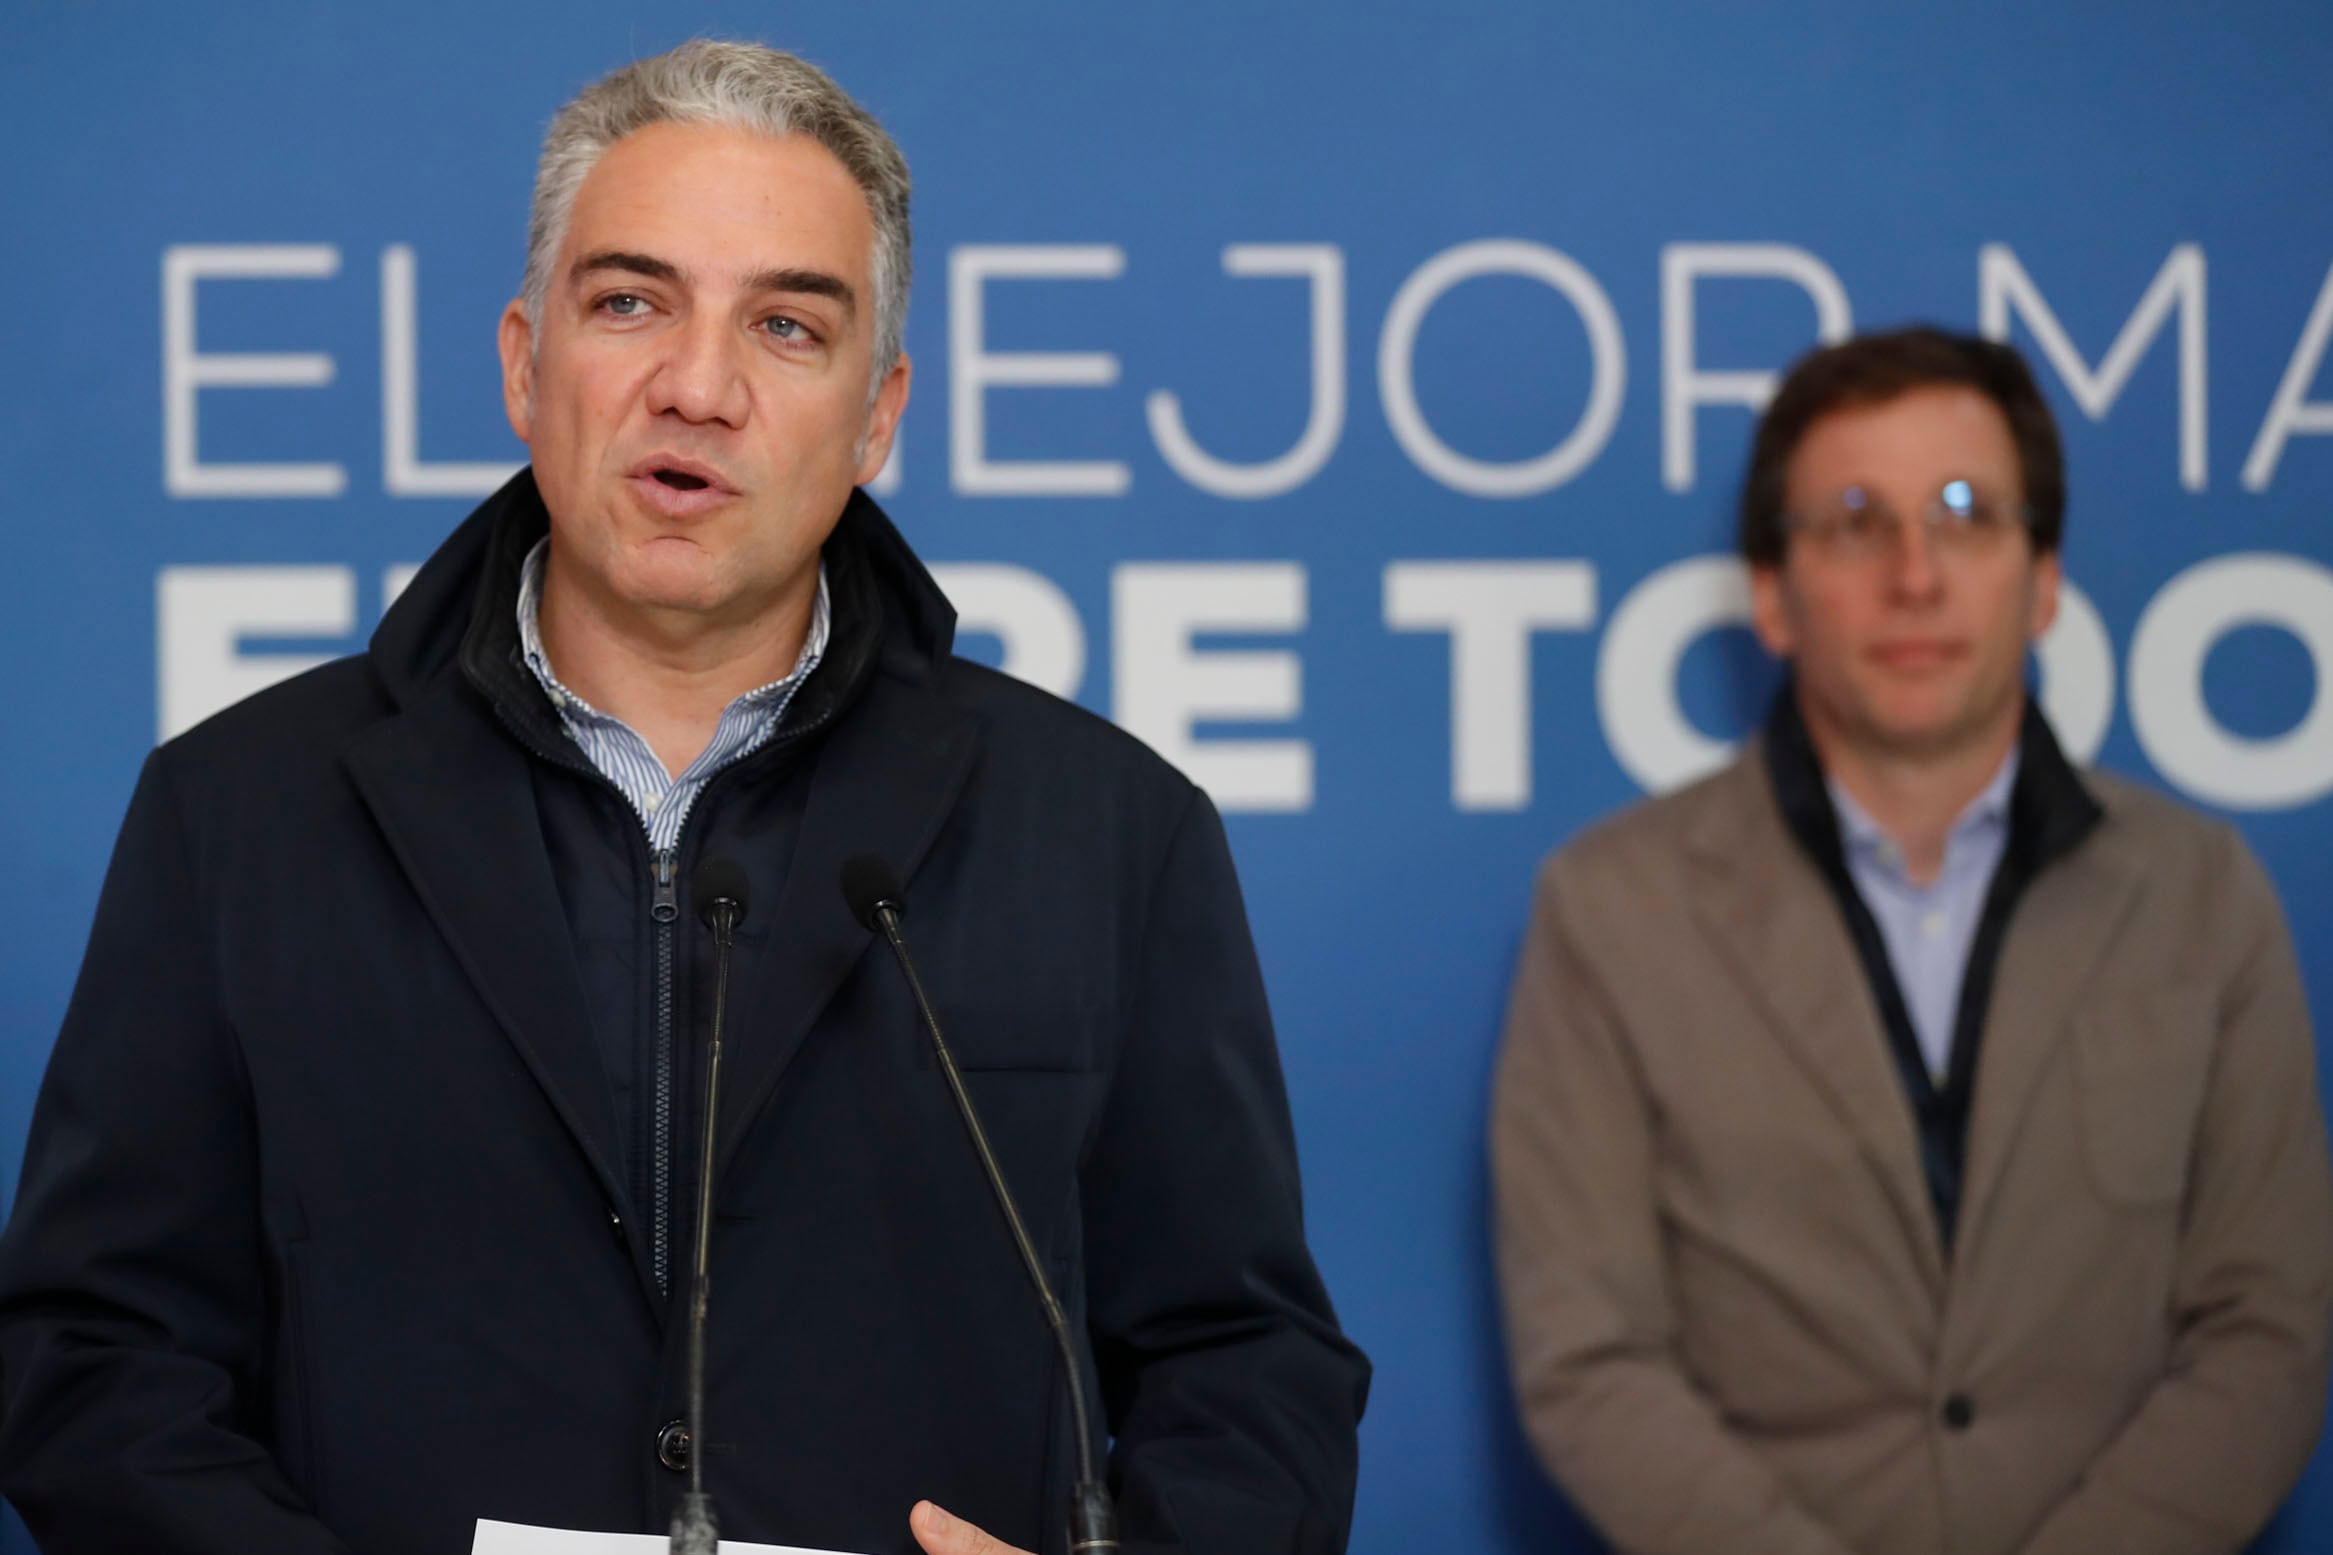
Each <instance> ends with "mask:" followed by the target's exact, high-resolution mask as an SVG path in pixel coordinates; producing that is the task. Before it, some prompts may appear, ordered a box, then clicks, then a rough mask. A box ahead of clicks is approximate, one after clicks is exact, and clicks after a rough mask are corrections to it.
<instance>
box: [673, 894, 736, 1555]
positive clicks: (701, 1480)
mask: <svg viewBox="0 0 2333 1555" xmlns="http://www.w3.org/2000/svg"><path fill="white" fill-rule="evenodd" d="M746 895H747V893H746V884H745V871H744V870H743V869H741V868H740V867H738V864H737V861H736V860H735V859H726V858H716V859H707V860H706V861H705V862H704V863H703V864H700V865H699V866H697V883H696V889H695V890H694V891H693V892H691V893H690V901H691V902H692V903H693V904H694V905H695V907H696V909H697V916H698V917H699V918H701V919H703V920H704V921H705V924H706V926H707V927H708V928H710V929H711V930H712V931H713V948H714V953H715V959H714V964H713V1042H712V1047H711V1049H710V1051H709V1052H708V1053H707V1055H706V1058H705V1123H704V1127H703V1129H701V1130H700V1133H701V1134H702V1135H703V1143H702V1146H701V1147H700V1149H699V1152H698V1156H697V1261H696V1267H695V1268H694V1269H693V1270H691V1271H690V1275H689V1378H688V1386H689V1403H688V1433H689V1488H688V1491H687V1493H686V1494H685V1495H683V1496H682V1497H681V1498H680V1505H679V1506H677V1507H675V1508H674V1509H673V1513H672V1544H671V1555H719V1550H720V1547H721V1530H720V1524H719V1522H718V1521H717V1520H716V1519H715V1518H714V1516H713V1498H712V1497H711V1496H709V1495H707V1494H705V1445H706V1444H705V1297H706V1292H707V1288H708V1287H709V1286H710V1284H711V1283H712V1282H711V1278H710V1276H709V1274H708V1272H707V1269H708V1254H709V1252H710V1251H711V1248H712V1245H713V1143H714V1126H715V1124H716V1123H717V1122H718V1121H719V1119H720V1117H721V1026H722V1022H723V1020H724V1018H725V1017H726V1016H727V1014H728V1004H729V950H730V945H731V942H732V941H733V940H734V939H735V937H736V933H737V926H738V925H739V924H740V923H743V922H744V921H745V903H746Z"/></svg>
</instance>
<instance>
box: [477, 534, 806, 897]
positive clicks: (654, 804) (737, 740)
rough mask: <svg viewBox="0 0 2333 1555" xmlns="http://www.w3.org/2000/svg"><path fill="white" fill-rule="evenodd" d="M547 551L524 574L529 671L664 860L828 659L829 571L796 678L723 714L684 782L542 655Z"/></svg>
mask: <svg viewBox="0 0 2333 1555" xmlns="http://www.w3.org/2000/svg"><path fill="white" fill-rule="evenodd" d="M550 544H551V541H550V538H549V537H548V536H545V537H544V538H543V539H541V540H538V541H536V542H535V548H534V549H533V550H532V551H529V552H528V553H527V559H526V565H525V567H524V568H523V569H521V571H520V573H519V584H518V641H519V650H520V652H521V653H523V654H524V655H525V657H526V661H527V668H528V669H530V670H532V671H534V675H535V679H536V680H538V681H540V682H541V683H542V687H543V692H544V694H545V695H547V696H548V697H550V699H551V705H552V706H553V707H555V708H557V709H558V710H559V721H560V722H561V723H562V724H564V725H565V726H566V729H567V737H568V738H569V739H571V740H573V741H574V742H575V743H576V746H577V747H578V748H579V749H581V750H582V752H583V754H584V757H585V759H587V760H588V761H590V763H591V764H592V765H593V766H594V767H596V768H598V769H599V771H600V773H601V774H602V775H603V776H605V777H606V778H607V780H608V781H609V782H611V783H613V784H615V785H616V788H617V790H618V791H619V792H621V793H622V794H623V796H624V797H625V798H626V799H627V800H629V801H630V802H631V805H632V809H633V810H634V812H635V813H637V814H638V815H639V817H640V824H641V825H642V826H644V827H646V828H647V830H648V845H649V846H650V847H651V848H654V849H655V850H656V851H657V852H659V853H662V852H665V851H667V850H669V849H671V848H672V847H673V846H674V845H675V844H677V843H678V842H679V840H680V829H681V826H682V824H683V823H684V822H686V821H687V820H688V816H689V807H690V806H691V805H693V804H695V803H696V799H697V795H698V794H700V793H702V792H703V791H704V788H705V785H706V784H707V783H708V782H710V781H712V778H713V775H714V774H715V773H717V772H719V771H720V770H721V769H722V768H723V767H726V766H728V765H729V764H730V763H731V762H733V761H737V760H739V759H740V758H742V757H744V756H747V755H750V754H751V753H752V752H754V751H755V750H758V749H760V748H761V746H762V745H763V744H765V743H766V742H767V741H768V740H769V737H770V736H771V735H773V734H775V733H776V732H777V729H778V724H779V721H780V720H781V719H783V718H784V717H785V716H786V705H787V704H788V703H789V702H792V701H793V700H794V693H795V692H796V691H799V690H800V689H801V688H802V682H803V681H805V680H807V679H809V678H810V672H811V671H812V670H814V669H816V668H817V667H818V661H819V659H820V658H822V657H823V656H824V655H825V653H826V638H827V631H828V624H829V615H828V608H827V599H826V566H825V564H824V563H823V562H822V563H820V564H819V568H818V593H817V595H816V597H815V598H814V599H813V600H812V602H811V606H810V630H809V631H808V632H807V633H805V634H804V635H803V638H802V652H801V654H800V656H799V657H797V658H796V659H795V660H794V670H793V673H792V674H790V675H788V676H787V677H786V678H785V679H783V680H773V681H771V682H770V683H769V684H768V685H766V686H759V687H756V688H755V689H754V690H751V691H748V692H746V693H745V695H743V696H741V697H738V698H737V699H736V700H735V701H733V702H731V703H730V704H729V705H728V706H727V707H725V708H723V709H721V722H720V723H719V725H718V726H716V727H715V728H714V730H713V738H712V739H711V741H710V742H708V743H707V744H706V746H705V748H704V749H703V750H701V751H699V752H698V753H697V759H696V760H694V761H692V762H690V763H689V764H688V767H687V769H686V770H685V771H683V772H682V773H681V775H680V776H679V777H674V776H673V775H672V774H670V773H668V772H666V771H665V770H664V763H663V762H661V761H659V760H657V758H656V752H655V751H654V750H652V749H650V748H649V745H648V742H647V741H646V740H644V739H642V738H641V737H640V734H639V731H638V730H636V729H634V728H633V727H632V726H631V725H630V724H628V723H625V722H624V721H623V720H622V719H621V718H614V717H610V716H609V715H608V714H606V713H603V712H601V711H600V710H599V709H598V708H596V707H593V706H592V705H591V704H590V703H589V702H586V701H584V700H583V698H581V697H579V696H577V695H576V694H575V693H574V692H572V691H570V690H568V689H567V688H566V687H565V686H563V685H561V684H560V683H559V677H558V676H557V675H556V674H554V673H553V672H552V669H551V658H550V655H549V654H547V653H545V652H544V651H543V631H542V624H541V621H540V619H539V618H540V615H541V611H542V600H543V559H544V558H545V557H546V556H547V555H549V554H550V551H549V548H550Z"/></svg>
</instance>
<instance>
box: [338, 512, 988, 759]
mask: <svg viewBox="0 0 2333 1555" xmlns="http://www.w3.org/2000/svg"><path fill="white" fill-rule="evenodd" d="M550 522H551V520H550V514H549V513H548V512H547V511H545V509H544V507H543V499H542V494H541V493H540V491H538V490H537V488H536V486H535V476H534V471H533V470H532V469H531V468H530V469H522V470H520V471H519V472H518V474H516V475H514V476H512V477H511V478H510V480H509V481H508V482H507V483H506V484H505V485H504V486H503V487H502V489H501V490H499V491H497V492H496V493H495V494H494V495H493V496H491V497H489V498H487V499H486V501H484V502H483V503H481V504H479V506H478V508H477V510H476V511H475V512H473V513H472V514H471V515H470V516H469V517H468V518H467V519H465V520H464V521H463V522H462V524H461V525H460V527H459V528H457V529H456V530H455V531H454V532H453V534H452V535H451V536H450V537H449V538H448V539H447V540H446V542H445V543H444V544H443V545H441V546H440V547H438V550H437V552H436V554H435V555H433V556H431V557H430V559H429V561H428V562H427V563H426V564H425V565H424V566H423V567H422V569H421V571H420V572H418V573H416V574H415V575H414V578H413V581H412V583H411V584H409V585H408V586H407V587H406V589H405V592H404V593H403V594H401V595H400V596H398V599H397V602H396V604H394V605H392V606H391V607H390V609H389V611H388V613H387V614H386V615H384V616H383V617H382V618H381V624H380V626H379V627H378V628H377V629H376V630H375V631H374V633H373V637H372V642H371V654H370V656H371V659H372V663H373V667H374V670H375V672H376V673H377V674H378V675H379V676H380V678H381V683H382V686H383V687H384V689H385V690H386V691H387V692H388V694H389V697H390V699H391V700H392V701H393V702H394V703H396V704H397V706H399V707H400V708H405V707H410V706H411V705H412V704H413V703H414V702H415V701H416V700H418V699H419V698H420V697H421V696H423V695H424V694H425V693H427V692H429V691H431V690H433V689H436V688H437V687H439V686H440V685H441V684H442V683H443V682H445V681H446V680H447V679H448V678H449V677H451V676H456V675H458V676H459V677H460V678H461V679H463V680H465V681H467V682H468V683H469V684H470V685H471V686H472V687H473V688H475V689H476V690H477V691H478V692H479V693H480V694H481V695H483V696H484V697H485V698H486V699H487V700H488V701H489V702H490V703H492V704H493V705H494V707H495V709H496V711H497V712H498V713H500V714H501V715H502V717H503V718H504V720H505V721H506V722H508V723H509V724H510V725H511V727H512V728H513V730H514V732H517V733H519V734H520V735H521V736H522V737H527V742H528V743H529V744H531V745H534V746H535V747H536V748H537V749H538V750H541V749H550V750H557V749H560V748H561V747H562V746H563V745H564V743H565V742H564V738H563V736H562V733H561V731H560V728H559V721H558V714H557V711H556V709H554V708H553V707H552V706H551V704H550V701H549V699H548V698H546V697H545V696H544V695H543V691H542V688H541V686H539V685H538V684H536V683H535V680H534V677H533V676H532V675H529V674H528V673H527V672H526V668H525V665H524V663H523V661H522V660H521V658H520V656H519V642H518V623H517V617H516V611H517V607H518V589H519V576H520V573H521V572H522V570H523V569H524V567H525V564H526V556H527V552H528V551H530V550H532V549H533V548H534V545H535V542H536V541H537V540H540V539H541V538H542V537H543V536H544V534H546V533H547V532H548V531H549V529H550ZM822 555H823V557H824V560H825V562H826V567H827V586H828V589H829V590H830V592H831V595H832V602H833V608H834V631H835V638H834V641H833V643H832V644H831V645H830V647H829V650H828V653H827V657H826V659H825V660H824V661H822V662H821V663H820V665H819V667H818V670H817V671H816V672H814V673H813V674H812V676H811V678H810V680H809V682H808V683H806V684H805V685H804V686H803V688H802V691H801V693H800V694H799V696H798V697H797V698H796V703H795V708H794V710H793V711H791V712H790V714H789V717H790V718H792V719H794V720H797V721H800V722H805V723H808V722H815V721H819V720H821V719H823V718H824V717H826V716H829V715H831V714H832V713H833V712H834V711H836V710H837V709H838V708H839V707H840V706H841V704H842V703H844V702H846V701H848V700H849V698H850V696H851V695H852V693H853V692H854V691H855V689H856V688H857V687H858V686H860V685H861V684H863V683H864V681H865V679H866V676H867V674H868V673H869V671H870V670H872V669H873V668H875V667H876V666H877V665H878V664H880V665H881V666H882V667H883V668H884V669H886V670H889V671H891V672H894V673H898V674H902V675H905V676H908V677H909V678H911V679H917V680H923V681H929V680H931V679H933V678H934V677H935V676H937V675H938V673H939V671H940V667H941V666H942V665H943V664H944V663H946V661H947V659H948V656H949V655H950V654H951V653H952V652H953V651H954V649H955V638H956V612H955V609H954V607H952V606H951V605H950V604H949V603H948V601H947V597H946V596H945V595H943V594H942V593H941V592H940V589H939V585H938V584H936V583H934V582H933V581H932V578H931V574H930V573H929V572H927V571H926V570H925V569H924V566H923V563H922V562H921V561H920V560H918V559H917V557H916V555H915V553H914V552H913V551H912V550H910V549H909V548H908V545H907V542H906V541H905V540H904V539H902V538H901V536H900V534H899V531H898V529H897V528H896V527H894V526H893V524H892V522H891V520H890V518H889V517H888V516H887V515H886V514H885V513H884V512H883V510H882V508H880V507H879V506H877V505H876V503H875V501H874V499H873V498H871V497H869V496H868V495H867V494H866V493H865V492H864V491H853V492H852V493H851V497H850V501H849V502H848V503H846V504H845V505H844V507H843V511H842V516H841V517H840V518H839V519H837V520H836V522H835V526H834V531H833V532H832V533H831V534H829V535H828V536H827V540H826V544H825V546H824V547H823V551H822Z"/></svg>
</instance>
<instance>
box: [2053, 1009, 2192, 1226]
mask: <svg viewBox="0 0 2333 1555" xmlns="http://www.w3.org/2000/svg"><path fill="white" fill-rule="evenodd" d="M2216 1013H2217V1007H2216V1001H2215V1000H2214V998H2213V997H2212V992H2211V990H2210V989H2208V988H2203V987H2199V986H2180V987H2172V988H2160V989H2154V990H2150V991H2149V992H2147V993H2145V994H2142V995H2134V996H2131V997H2128V998H2119V999H2115V1000H2112V1001H2110V1002H2109V1003H2107V1004H2105V1005H2103V1006H2100V1007H2098V1008H2096V1009H2092V1010H2086V1011H2084V1012H2083V1013H2082V1014H2080V1015H2077V1016H2075V1017H2074V1021H2073V1039H2074V1057H2075V1069H2076V1075H2077V1083H2078V1085H2079V1087H2080V1090H2081V1103H2080V1111H2081V1130H2082V1151H2083V1156H2084V1158H2085V1159H2086V1160H2087V1161H2088V1163H2089V1167H2090V1175H2091V1177H2092V1179H2093V1181H2094V1183H2095V1185H2096V1187H2097V1189H2098V1191H2099V1193H2100V1195H2101V1196H2103V1197H2104V1198H2105V1199H2106V1200H2107V1202H2109V1203H2111V1204H2117V1205H2122V1206H2124V1207H2127V1208H2132V1209H2160V1208H2163V1207H2165V1206H2168V1205H2175V1204H2177V1203H2178V1202H2179V1200H2180V1197H2181V1195H2182V1194H2183V1192H2184V1191H2185V1189H2186V1186H2187V1166H2188V1160H2189V1157H2190V1155H2191V1154H2192V1152H2193V1149H2194V1144H2195V1126H2196V1119H2197V1118H2198V1116H2199V1115H2200V1114H2201V1112H2202V1109H2203V1092H2204V1084H2205V1081H2206V1080H2207V1079H2208V1078H2209V1075H2210V1071H2211V1056H2212V1048H2213V1046H2214V1043H2215V1039H2216V1038H2217V1036H2218V1024H2217V1020H2216Z"/></svg>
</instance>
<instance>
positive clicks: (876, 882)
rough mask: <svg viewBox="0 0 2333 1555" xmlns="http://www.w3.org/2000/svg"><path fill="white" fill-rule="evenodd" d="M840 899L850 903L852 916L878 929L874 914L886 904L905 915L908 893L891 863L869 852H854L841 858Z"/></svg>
mask: <svg viewBox="0 0 2333 1555" xmlns="http://www.w3.org/2000/svg"><path fill="white" fill-rule="evenodd" d="M842 899H843V900H844V901H846V902H848V903H850V904H851V916H852V917H854V918H856V919H858V920H859V922H861V923H862V924H865V925H866V926H867V927H868V928H870V929H876V930H880V929H881V928H882V924H881V923H880V922H878V921H877V919H876V916H875V915H876V913H877V912H879V911H880V910H881V909H883V908H885V907H888V908H890V909H891V910H892V911H893V912H895V913H898V914H901V915H902V916H904V915H905V914H906V912H907V893H906V892H905V891H903V890H901V889H900V888H899V877H898V876H897V875H895V874H893V873H892V872H891V866H890V865H889V864H886V863H884V862H883V861H882V860H881V859H879V858H877V857H876V856H875V855H874V854H872V853H854V854H852V855H851V856H850V857H849V858H847V859H845V860H843V866H842Z"/></svg>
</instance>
